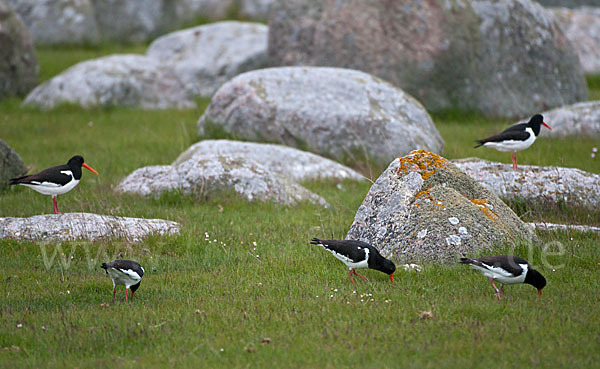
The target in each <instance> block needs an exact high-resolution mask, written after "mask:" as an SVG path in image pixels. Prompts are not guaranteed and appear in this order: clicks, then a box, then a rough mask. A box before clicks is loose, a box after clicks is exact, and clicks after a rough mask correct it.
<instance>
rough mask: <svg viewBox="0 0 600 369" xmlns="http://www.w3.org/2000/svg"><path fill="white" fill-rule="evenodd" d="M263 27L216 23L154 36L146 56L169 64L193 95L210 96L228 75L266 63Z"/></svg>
mask: <svg viewBox="0 0 600 369" xmlns="http://www.w3.org/2000/svg"><path fill="white" fill-rule="evenodd" d="M267 33H268V28H267V26H265V25H263V24H259V23H247V22H233V21H232V22H217V23H212V24H207V25H203V26H198V27H194V28H189V29H185V30H182V31H177V32H173V33H170V34H167V35H165V36H162V37H160V38H158V39H156V40H155V41H154V42H152V44H151V45H150V47H149V48H148V52H147V55H148V56H149V57H151V58H153V59H155V60H157V61H158V62H159V63H160V64H161V65H167V66H169V67H171V68H172V69H173V70H174V71H175V73H176V74H177V76H178V77H179V79H180V80H181V81H183V83H184V85H185V88H186V89H187V90H188V91H189V92H190V93H191V94H193V95H199V96H205V97H210V96H211V95H212V94H213V93H214V92H215V90H216V89H217V88H219V87H220V86H221V85H222V84H223V83H225V82H226V81H228V80H229V79H231V78H232V77H234V76H236V75H238V74H240V73H241V72H245V71H247V70H251V69H257V68H262V67H265V66H266V63H267Z"/></svg>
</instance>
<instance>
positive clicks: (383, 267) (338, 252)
mask: <svg viewBox="0 0 600 369" xmlns="http://www.w3.org/2000/svg"><path fill="white" fill-rule="evenodd" d="M310 243H311V244H313V245H318V246H321V247H323V248H324V249H325V250H327V251H329V252H331V253H332V254H333V256H335V257H336V258H338V259H339V260H341V261H342V262H343V263H344V264H346V266H347V267H348V269H349V270H348V274H349V275H350V280H351V281H352V283H354V277H353V276H354V275H356V276H357V277H360V278H362V279H364V280H366V281H368V280H369V279H368V278H367V277H365V276H362V275H360V274H358V273H356V270H355V269H360V268H370V269H375V270H379V271H380V272H383V273H386V274H389V276H390V280H391V281H392V283H394V271H395V270H396V265H394V263H393V262H391V261H390V260H388V259H386V258H384V257H383V256H381V254H380V253H379V251H377V249H376V248H375V247H373V246H371V245H369V244H368V243H366V242H362V241H354V240H341V241H336V240H320V239H318V238H313V239H312V241H310Z"/></svg>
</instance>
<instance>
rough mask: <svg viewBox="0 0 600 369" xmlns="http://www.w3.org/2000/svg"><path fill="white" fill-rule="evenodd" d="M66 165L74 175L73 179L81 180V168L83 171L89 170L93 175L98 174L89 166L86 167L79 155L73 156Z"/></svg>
mask: <svg viewBox="0 0 600 369" xmlns="http://www.w3.org/2000/svg"><path fill="white" fill-rule="evenodd" d="M67 165H68V166H69V168H71V170H72V171H73V174H74V175H75V179H79V178H81V167H84V168H85V169H87V170H89V171H90V172H92V173H94V174H98V172H96V170H95V169H94V168H92V167H90V166H89V165H87V164H86V163H85V162H84V160H83V156H81V155H75V156H73V157H72V158H71V159H69V161H68V162H67Z"/></svg>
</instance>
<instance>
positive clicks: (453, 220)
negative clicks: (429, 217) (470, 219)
mask: <svg viewBox="0 0 600 369" xmlns="http://www.w3.org/2000/svg"><path fill="white" fill-rule="evenodd" d="M448 221H449V222H450V223H451V224H453V225H457V224H458V222H459V220H458V218H456V217H451V218H448Z"/></svg>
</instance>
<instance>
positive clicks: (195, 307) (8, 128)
mask: <svg viewBox="0 0 600 369" xmlns="http://www.w3.org/2000/svg"><path fill="white" fill-rule="evenodd" d="M67 51H68V52H64V54H66V55H61V56H60V57H56V58H54V54H55V53H56V55H58V54H61V53H60V50H52V51H49V50H40V51H39V52H38V56H39V59H40V60H41V61H42V63H43V64H42V70H44V69H46V70H60V69H61V68H63V67H64V66H66V65H71V64H73V63H74V62H75V61H76V60H75V59H77V60H79V58H83V57H85V56H84V55H85V53H88V52H89V50H86V49H81V50H80V49H67ZM124 51H128V50H124ZM69 54H73V55H72V56H70V57H69V56H68V55H69ZM19 103H20V101H19V100H11V101H3V102H0V122H2V123H1V125H0V127H1V128H0V133H1V135H2V139H4V140H5V141H6V142H8V143H9V145H11V147H13V148H14V149H15V150H16V151H17V152H18V153H19V154H20V155H21V156H22V157H23V159H24V161H25V162H26V163H27V164H28V165H29V166H31V170H32V171H35V170H39V169H42V168H45V167H48V166H51V165H56V164H58V163H61V162H63V161H66V160H67V159H68V158H69V157H70V156H72V155H73V154H75V153H79V154H82V155H83V156H84V157H85V159H86V162H87V163H88V164H90V165H91V166H92V167H94V168H95V169H97V170H98V171H99V172H100V175H99V176H94V175H93V174H91V173H89V172H87V171H85V173H84V175H83V179H82V182H81V183H80V185H79V186H78V187H77V188H76V189H75V190H73V191H71V192H70V193H68V194H66V195H63V196H61V197H60V198H59V206H60V208H61V210H62V211H64V212H75V211H89V212H94V213H100V214H114V215H122V216H139V217H147V218H150V217H151V218H165V219H171V220H175V221H178V222H180V223H181V224H182V232H181V234H180V235H179V236H173V237H152V238H150V239H147V240H145V241H144V242H143V243H140V244H128V243H126V242H124V241H114V242H96V243H87V242H73V243H62V244H56V243H48V244H43V243H22V242H15V241H0V367H6V368H9V367H10V368H12V367H32V368H33V367H35V368H37V367H64V366H67V367H101V368H103V367H107V368H108V367H110V368H112V367H115V366H118V367H125V368H128V367H132V368H133V367H165V366H167V365H169V366H173V367H206V368H220V367H250V368H264V367H304V368H315V367H326V368H339V367H361V368H364V367H367V368H370V367H372V368H375V367H377V368H381V367H383V368H396V367H409V368H411V367H414V368H434V367H435V368H437V367H440V366H443V367H457V368H459V367H461V368H462V367H490V366H495V367H515V366H520V367H522V366H525V367H551V368H556V367H568V368H572V367H582V368H587V367H593V366H597V365H598V364H597V363H598V360H600V336H598V332H600V317H599V313H598V309H597V305H598V300H599V298H600V293H599V292H598V289H597V285H598V283H597V278H598V272H597V271H598V262H599V261H600V249H599V248H598V247H597V245H598V243H599V241H600V237H599V236H598V235H595V234H582V233H577V232H567V233H543V234H540V236H541V238H542V241H543V245H535V246H533V247H527V246H519V247H518V248H517V249H516V250H512V249H510V248H502V247H501V246H500V248H499V250H498V252H509V253H514V254H518V255H521V256H524V257H526V258H528V259H529V260H530V261H532V262H533V263H534V264H535V265H536V266H539V268H540V271H541V272H542V273H543V274H544V275H545V276H546V278H547V279H548V286H547V287H546V288H545V289H544V297H543V298H542V299H541V300H538V299H537V298H536V293H535V290H534V289H533V288H532V287H531V286H508V287H507V288H506V293H507V295H508V298H507V299H506V300H503V301H496V300H495V299H494V297H493V294H492V292H493V291H492V289H491V287H490V286H489V284H488V283H487V281H486V280H485V278H483V277H482V276H481V275H479V274H478V273H476V272H474V271H472V270H470V269H469V268H466V267H464V266H460V265H445V266H438V265H434V264H426V265H424V266H423V267H424V268H423V271H422V272H420V273H415V272H404V271H402V270H399V271H398V272H397V274H396V278H395V279H396V283H395V284H393V285H392V284H390V283H389V280H388V279H387V276H385V275H383V274H381V273H378V272H375V271H365V272H364V274H365V275H366V276H368V277H369V278H370V279H371V282H370V283H365V282H362V281H357V284H356V285H355V286H353V285H352V284H351V283H350V281H349V279H348V275H347V272H346V269H345V268H344V267H343V265H342V264H341V263H340V262H339V261H337V260H335V259H334V258H333V257H331V255H329V254H328V253H326V252H325V251H324V250H322V249H320V248H318V247H314V246H311V245H309V244H308V240H310V238H312V237H315V236H316V237H323V238H329V237H331V238H343V237H344V236H345V234H346V231H347V229H348V227H349V226H350V224H351V223H352V220H353V217H354V214H355V212H356V209H357V208H358V207H359V205H360V203H361V202H362V200H363V198H364V196H365V194H366V193H367V191H368V189H369V186H370V185H369V183H355V182H351V181H345V182H341V183H339V184H340V185H341V186H338V183H333V182H328V181H325V182H309V183H306V186H307V187H308V188H309V189H311V190H313V191H315V192H317V193H319V194H320V195H322V196H324V197H325V198H326V199H327V200H328V201H329V202H330V203H331V204H332V205H333V209H332V210H325V209H322V208H319V207H317V206H313V205H310V204H301V205H299V206H297V207H283V206H278V205H275V204H273V203H252V204H250V203H247V202H246V201H244V200H242V199H240V198H238V197H237V196H235V195H232V194H223V195H222V196H220V197H217V198H212V199H209V200H206V199H196V198H194V197H192V196H184V195H181V194H177V193H171V194H168V195H165V196H163V197H161V198H160V199H143V198H140V197H136V196H130V195H120V194H115V193H114V192H113V189H114V187H115V186H116V185H117V184H118V183H119V181H120V180H121V179H122V178H123V177H124V176H126V175H127V174H129V173H130V172H131V171H133V170H134V169H136V168H139V167H141V166H145V165H156V164H168V163H171V162H172V161H173V160H174V159H175V158H176V157H177V156H178V155H179V154H180V153H181V152H182V151H183V150H185V149H186V148H187V147H188V146H189V145H190V144H191V143H192V142H194V141H195V140H196V134H195V132H196V130H195V123H196V121H197V119H198V117H199V116H200V114H201V111H202V110H203V109H204V107H205V106H206V103H207V102H206V101H203V102H202V104H201V107H200V108H199V109H198V110H184V111H177V110H169V111H151V112H148V111H142V110H135V109H123V108H113V109H96V110H89V111H86V110H82V109H79V108H76V107H73V106H64V107H61V108H59V109H56V110H52V111H49V112H40V111H37V110H32V109H22V108H20V107H19ZM433 118H434V120H435V122H436V125H437V126H438V129H439V130H440V132H441V134H442V136H443V138H444V139H445V141H446V152H445V154H444V155H445V156H446V157H448V158H458V157H468V156H478V157H482V158H485V159H489V160H497V161H502V162H505V163H508V162H510V157H509V156H506V155H504V154H499V153H496V152H495V151H493V150H484V149H481V148H480V149H477V150H476V149H473V148H472V146H473V145H472V143H473V140H475V139H476V138H478V137H482V136H485V135H486V134H489V133H493V132H494V131H497V130H498V127H501V126H503V125H506V124H509V123H510V122H509V121H498V120H493V119H486V118H483V117H480V116H477V115H474V114H468V113H459V112H445V113H439V114H435V115H434V116H433ZM549 123H551V122H549ZM594 145H595V146H598V144H597V142H596V143H594V142H593V141H592V140H580V139H565V140H560V141H558V140H550V139H544V140H539V141H538V142H536V144H535V145H533V146H532V147H531V148H530V149H528V150H526V151H525V152H523V153H520V154H519V161H520V162H521V163H523V164H527V163H528V164H543V165H565V166H573V167H579V168H582V169H584V170H588V171H592V172H595V173H599V172H600V168H599V167H600V166H598V165H597V163H596V162H594V161H592V160H591V158H590V157H589V154H590V153H591V147H592V146H594ZM596 160H597V159H596ZM594 164H595V165H594ZM380 170H381V169H376V171H380ZM375 174H377V173H375ZM511 205H512V206H513V207H514V209H515V210H516V211H517V212H518V213H519V214H520V215H522V216H523V218H524V219H546V218H552V219H556V218H558V219H559V220H560V219H563V220H565V221H568V220H569V219H577V220H578V221H582V222H585V223H587V224H591V225H597V226H598V225H600V217H599V216H598V215H597V213H595V212H587V211H585V210H581V209H568V208H565V207H564V206H562V205H561V204H558V205H555V206H554V207H551V206H536V205H535V204H527V203H513V204H511ZM50 209H51V200H50V198H49V197H47V196H42V195H39V194H37V193H34V192H33V191H30V190H29V189H26V188H12V189H10V190H8V191H5V192H3V193H0V216H3V217H4V216H31V215H34V214H41V213H49V212H50ZM561 212H563V213H564V214H563V215H557V214H559V213H561ZM569 212H570V213H569ZM565 214H566V215H565ZM205 232H208V234H209V237H208V240H207V239H206V237H205ZM215 240H216V241H215ZM254 242H256V245H254ZM542 246H544V247H549V248H550V249H549V251H557V250H558V249H557V248H560V249H561V250H562V252H563V253H562V254H561V255H555V256H548V254H546V253H542V251H541V247H542ZM63 253H64V256H63V255H62V254H63ZM44 255H45V257H44ZM53 256H54V258H53ZM71 256H72V258H71ZM116 257H123V258H131V259H135V260H138V261H139V262H140V263H141V264H142V265H143V266H144V267H145V269H146V271H147V274H146V276H145V277H144V281H143V282H142V286H141V288H140V289H139V290H138V292H137V294H136V296H135V298H134V299H133V301H132V302H131V303H130V304H126V303H125V302H124V301H123V300H124V296H123V289H122V288H120V289H119V290H118V295H117V302H116V303H114V304H113V303H112V302H111V297H112V296H111V286H112V284H111V282H110V279H109V278H108V277H107V276H106V275H105V274H104V272H103V271H102V270H101V269H100V268H99V264H100V263H101V262H102V261H105V260H111V259H114V258H116ZM50 260H52V261H53V262H52V263H50ZM46 265H49V268H47V267H46ZM551 265H554V266H555V267H554V269H555V270H553V268H552V267H551ZM336 290H337V291H336ZM354 291H356V293H354ZM369 294H371V296H368V295H369ZM422 311H430V312H431V313H432V314H433V318H432V319H420V318H419V316H420V314H421V312H422ZM264 338H269V339H270V343H268V344H267V343H264V344H263V343H262V342H263V339H264ZM13 346H15V347H18V349H16V348H12V349H11V347H13ZM4 348H7V349H4Z"/></svg>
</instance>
